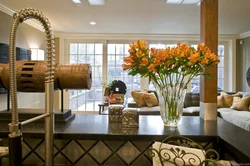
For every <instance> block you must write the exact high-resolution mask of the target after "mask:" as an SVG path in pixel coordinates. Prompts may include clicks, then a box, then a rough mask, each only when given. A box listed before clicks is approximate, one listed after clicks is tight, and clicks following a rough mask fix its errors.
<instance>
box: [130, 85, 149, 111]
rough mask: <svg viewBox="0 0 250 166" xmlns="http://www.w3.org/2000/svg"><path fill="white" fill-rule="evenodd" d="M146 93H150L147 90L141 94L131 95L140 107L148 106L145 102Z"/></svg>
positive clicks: (133, 92)
mask: <svg viewBox="0 0 250 166" xmlns="http://www.w3.org/2000/svg"><path fill="white" fill-rule="evenodd" d="M144 93H148V90H147V89H143V90H141V91H140V92H138V91H132V92H131V95H132V97H133V99H134V100H135V102H136V104H137V106H138V107H143V106H146V103H145V100H144Z"/></svg>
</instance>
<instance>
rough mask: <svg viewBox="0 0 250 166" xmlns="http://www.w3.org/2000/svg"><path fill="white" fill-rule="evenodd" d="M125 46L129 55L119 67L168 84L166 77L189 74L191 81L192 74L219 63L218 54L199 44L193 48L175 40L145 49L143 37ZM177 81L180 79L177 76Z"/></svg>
mask: <svg viewBox="0 0 250 166" xmlns="http://www.w3.org/2000/svg"><path fill="white" fill-rule="evenodd" d="M129 46H130V48H129V50H128V52H129V56H127V57H125V58H124V64H123V65H122V68H123V70H128V73H129V74H130V75H133V76H134V75H136V74H140V75H141V76H149V77H150V78H151V79H152V80H154V81H159V82H158V83H160V84H161V83H163V84H168V81H169V80H168V79H169V78H172V76H173V78H184V77H189V78H188V79H187V80H191V79H192V78H193V77H194V76H197V75H200V74H205V71H204V68H205V67H209V66H212V65H214V64H217V63H219V58H218V56H216V55H215V54H214V53H212V51H211V50H210V49H209V48H208V47H207V46H206V45H205V44H203V43H201V44H199V45H198V47H197V49H195V48H193V47H189V46H188V45H187V44H186V43H182V44H180V43H178V44H177V46H176V47H173V48H170V47H168V48H166V49H156V48H151V49H149V48H147V42H146V41H144V40H138V41H135V42H133V43H132V44H130V45H129ZM175 75H177V76H175ZM169 76H170V77H169ZM181 80H183V79H179V81H181Z"/></svg>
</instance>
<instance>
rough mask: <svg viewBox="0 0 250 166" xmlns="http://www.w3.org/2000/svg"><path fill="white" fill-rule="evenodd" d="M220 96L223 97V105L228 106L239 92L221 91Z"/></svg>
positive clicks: (238, 95) (239, 95)
mask: <svg viewBox="0 0 250 166" xmlns="http://www.w3.org/2000/svg"><path fill="white" fill-rule="evenodd" d="M221 96H223V98H224V107H226V108H230V107H231V106H232V104H233V98H234V97H241V94H239V93H237V94H234V95H229V94H227V93H225V92H221Z"/></svg>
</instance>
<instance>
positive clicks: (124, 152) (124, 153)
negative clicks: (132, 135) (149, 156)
mask: <svg viewBox="0 0 250 166" xmlns="http://www.w3.org/2000/svg"><path fill="white" fill-rule="evenodd" d="M117 154H118V155H119V156H120V157H121V158H122V159H123V160H124V161H125V162H126V163H127V164H130V163H131V162H132V161H133V160H134V159H135V158H136V157H137V156H138V155H139V154H140V151H138V149H137V148H136V147H134V146H133V145H132V144H131V143H130V142H127V143H126V144H125V145H124V146H123V147H122V148H121V149H120V150H119V151H118V152H117Z"/></svg>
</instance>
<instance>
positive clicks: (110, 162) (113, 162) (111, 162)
mask: <svg viewBox="0 0 250 166" xmlns="http://www.w3.org/2000/svg"><path fill="white" fill-rule="evenodd" d="M103 165H106V166H111V165H113V166H115V165H116V166H118V165H119V166H123V165H126V164H125V163H124V162H122V161H121V160H120V159H119V157H117V156H116V155H114V156H112V157H111V158H110V159H109V160H108V161H107V162H105V164H103Z"/></svg>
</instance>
